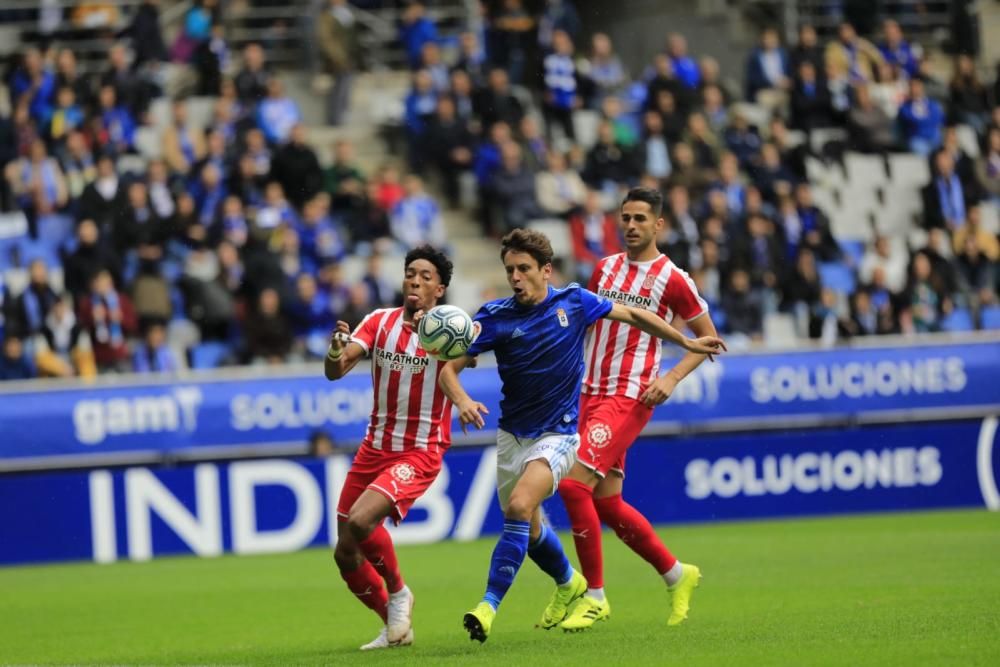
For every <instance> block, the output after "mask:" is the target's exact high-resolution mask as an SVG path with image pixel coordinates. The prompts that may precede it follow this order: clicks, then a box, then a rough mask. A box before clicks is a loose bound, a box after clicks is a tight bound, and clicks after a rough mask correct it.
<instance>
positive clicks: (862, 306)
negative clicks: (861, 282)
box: [841, 289, 882, 337]
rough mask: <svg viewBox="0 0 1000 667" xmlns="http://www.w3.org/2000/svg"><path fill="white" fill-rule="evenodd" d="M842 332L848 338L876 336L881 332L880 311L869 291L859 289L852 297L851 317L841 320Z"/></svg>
mask: <svg viewBox="0 0 1000 667" xmlns="http://www.w3.org/2000/svg"><path fill="white" fill-rule="evenodd" d="M841 332H842V334H843V335H845V336H846V337H854V336H874V335H876V334H879V333H882V332H881V331H880V330H879V315H878V309H876V308H875V304H874V303H873V302H872V299H871V295H869V294H868V290H866V289H859V290H858V291H856V292H855V293H854V294H852V295H851V312H850V316H849V317H847V318H844V319H842V320H841Z"/></svg>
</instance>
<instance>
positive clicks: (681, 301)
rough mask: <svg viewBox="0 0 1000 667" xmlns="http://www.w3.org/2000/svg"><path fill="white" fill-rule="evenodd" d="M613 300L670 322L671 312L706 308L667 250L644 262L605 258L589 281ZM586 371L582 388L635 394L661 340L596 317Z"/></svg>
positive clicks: (684, 314) (649, 376)
mask: <svg viewBox="0 0 1000 667" xmlns="http://www.w3.org/2000/svg"><path fill="white" fill-rule="evenodd" d="M587 287H588V289H589V290H590V291H592V292H596V293H597V294H600V295H601V296H603V297H606V298H608V299H611V300H612V301H615V302H617V303H620V304H623V305H626V306H633V307H636V308H642V309H644V310H648V311H650V312H653V313H656V315H657V316H658V317H661V318H663V319H664V320H666V321H667V322H670V321H671V320H672V319H673V318H674V315H678V316H680V317H681V318H683V319H684V320H692V319H694V318H696V317H698V316H699V315H703V314H705V313H706V312H708V304H706V303H705V301H704V299H702V298H701V296H699V295H698V290H697V288H696V287H695V285H694V281H692V280H691V277H690V276H688V274H687V273H685V272H684V271H682V270H681V269H679V268H677V266H676V265H675V264H674V263H673V262H671V261H670V260H669V259H668V258H667V256H666V255H660V256H659V257H657V258H656V259H654V260H650V261H648V262H633V261H630V260H629V258H628V256H627V255H626V254H625V253H620V254H618V255H611V256H610V257H605V258H604V259H602V260H601V261H600V262H598V263H597V266H596V267H595V268H594V274H593V276H591V278H590V284H589V285H588V286H587ZM586 345H587V347H586V357H585V361H586V363H587V372H586V374H585V375H584V380H583V393H584V394H590V395H598V396H628V397H629V398H635V399H638V398H639V396H640V395H641V394H642V391H643V389H644V388H645V387H647V386H648V385H649V383H650V382H652V381H653V380H654V379H655V378H656V376H657V375H658V374H659V371H660V347H661V344H660V341H659V340H654V337H653V336H650V335H649V334H647V333H645V332H643V331H640V330H639V329H637V328H635V327H632V326H629V325H627V324H622V323H621V322H614V321H612V320H609V319H603V320H598V321H597V323H596V324H595V325H594V326H593V327H591V329H590V331H589V332H588V334H587V343H586Z"/></svg>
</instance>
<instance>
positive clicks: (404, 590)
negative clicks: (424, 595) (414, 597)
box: [389, 584, 410, 598]
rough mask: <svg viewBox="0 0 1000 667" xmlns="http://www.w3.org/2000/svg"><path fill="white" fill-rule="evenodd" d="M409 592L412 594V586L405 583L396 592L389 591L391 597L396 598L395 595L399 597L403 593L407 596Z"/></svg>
mask: <svg viewBox="0 0 1000 667" xmlns="http://www.w3.org/2000/svg"><path fill="white" fill-rule="evenodd" d="M409 594H410V588H409V587H408V586H406V585H405V584H404V585H403V587H402V588H400V589H399V590H398V591H396V592H395V593H389V597H391V598H395V597H399V596H401V595H404V596H405V595H409Z"/></svg>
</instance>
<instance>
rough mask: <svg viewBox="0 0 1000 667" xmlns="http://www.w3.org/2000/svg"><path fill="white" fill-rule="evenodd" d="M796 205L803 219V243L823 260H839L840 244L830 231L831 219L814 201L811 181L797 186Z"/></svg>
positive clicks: (817, 257)
mask: <svg viewBox="0 0 1000 667" xmlns="http://www.w3.org/2000/svg"><path fill="white" fill-rule="evenodd" d="M795 205H796V207H797V208H798V212H799V219H800V220H801V221H802V230H801V238H802V241H801V243H802V245H803V246H805V247H806V248H809V249H810V250H811V251H812V252H813V254H815V255H816V259H818V260H819V261H821V262H835V261H837V260H839V259H840V258H841V251H840V246H839V245H837V241H836V239H834V238H833V233H832V232H831V231H830V220H829V219H828V218H827V217H826V214H825V213H823V211H821V210H820V208H819V207H818V206H816V203H815V202H814V201H813V194H812V186H811V185H810V184H809V183H799V184H798V185H796V186H795Z"/></svg>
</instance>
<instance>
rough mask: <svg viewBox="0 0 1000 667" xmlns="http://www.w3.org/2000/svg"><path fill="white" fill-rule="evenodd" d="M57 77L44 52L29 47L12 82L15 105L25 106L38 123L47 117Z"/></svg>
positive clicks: (11, 95) (11, 96) (12, 95)
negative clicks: (44, 56) (46, 61)
mask: <svg viewBox="0 0 1000 667" xmlns="http://www.w3.org/2000/svg"><path fill="white" fill-rule="evenodd" d="M55 89H56V77H55V75H54V74H53V73H52V71H51V70H50V69H49V67H48V66H47V65H46V63H45V60H44V58H43V56H42V52H41V51H39V50H38V49H37V48H35V47H29V48H27V49H26V50H25V52H24V58H23V61H22V64H21V67H20V68H18V69H17V70H15V72H14V75H13V77H12V78H11V81H10V98H11V102H12V103H13V104H14V105H20V104H24V105H26V106H27V109H28V112H29V113H30V115H31V118H33V119H34V120H35V121H36V122H41V121H42V120H43V119H44V118H45V117H46V116H47V115H48V110H49V105H50V103H51V100H52V96H53V93H54V92H55Z"/></svg>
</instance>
